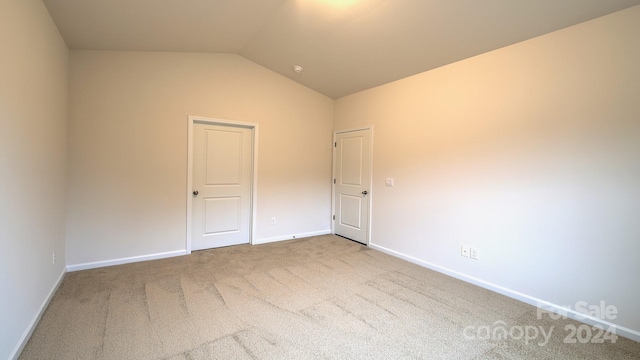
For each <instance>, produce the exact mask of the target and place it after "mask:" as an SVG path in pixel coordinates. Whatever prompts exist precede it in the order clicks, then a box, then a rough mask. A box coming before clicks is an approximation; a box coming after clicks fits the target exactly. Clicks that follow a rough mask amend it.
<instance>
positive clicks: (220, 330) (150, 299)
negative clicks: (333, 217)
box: [20, 235, 640, 360]
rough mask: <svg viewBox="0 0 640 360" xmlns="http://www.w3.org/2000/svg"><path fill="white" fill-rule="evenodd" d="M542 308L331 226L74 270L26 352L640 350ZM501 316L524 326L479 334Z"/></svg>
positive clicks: (500, 353) (193, 355)
mask: <svg viewBox="0 0 640 360" xmlns="http://www.w3.org/2000/svg"><path fill="white" fill-rule="evenodd" d="M538 317H539V316H538V315H537V310H536V308H534V307H532V306H529V305H526V304H524V303H521V302H518V301H515V300H512V299H509V298H507V297H505V296H502V295H499V294H496V293H493V292H490V291H488V290H484V289H482V288H479V287H476V286H473V285H470V284H467V283H464V282H462V281H459V280H456V279H453V278H450V277H448V276H445V275H442V274H439V273H437V272H434V271H430V270H427V269H424V268H421V267H419V266H416V265H413V264H410V263H408V262H405V261H403V260H400V259H397V258H394V257H391V256H388V255H385V254H383V253H380V252H378V251H375V250H372V249H369V248H367V247H365V246H361V245H359V244H357V243H354V242H351V241H348V240H345V239H342V238H339V237H336V236H333V235H329V236H321V237H315V238H308V239H301V240H293V241H286V242H279V243H273V244H266V245H258V246H250V245H242V246H234V247H228V248H221V249H214V250H206V251H198V252H194V253H193V254H191V255H189V256H183V257H176V258H171V259H164V260H156V261H148V262H143V263H136V264H128V265H121V266H113V267H108V268H101V269H94V270H86V271H79V272H73V273H68V274H67V275H66V277H65V279H64V282H63V283H62V285H61V287H60V288H59V290H58V291H57V293H56V294H55V296H54V298H53V300H52V301H51V303H50V305H49V307H48V308H47V310H46V312H45V314H44V315H43V317H42V320H41V321H40V323H39V324H38V326H37V328H36V330H35V331H34V334H33V336H32V337H31V339H30V341H29V342H28V344H27V346H26V347H25V349H24V351H23V353H22V355H21V357H20V358H21V359H171V360H174V359H175V360H177V359H640V343H637V342H633V341H631V340H628V339H624V338H622V337H619V338H618V339H617V341H616V342H615V343H609V342H606V343H600V344H598V343H591V342H589V343H586V344H582V343H580V342H576V343H574V344H567V343H565V342H564V340H565V337H566V336H567V334H568V333H567V332H566V331H565V330H564V327H565V326H566V325H570V326H571V325H574V326H579V325H580V323H577V322H574V321H571V320H551V319H550V318H549V317H546V316H543V317H542V319H538ZM499 326H503V327H504V328H506V329H507V330H509V331H512V334H513V336H507V338H506V339H501V338H498V337H494V336H493V335H491V336H488V335H487V333H486V332H483V331H482V330H480V332H479V333H478V332H477V331H476V330H477V329H482V327H484V329H485V330H486V329H487V327H490V330H491V332H492V333H493V329H495V328H496V327H499ZM527 326H529V327H530V328H529V329H532V328H531V327H533V326H535V327H536V328H540V329H542V330H544V331H545V332H546V333H547V334H548V333H549V331H552V332H551V337H550V338H549V340H548V342H547V343H545V344H544V345H543V346H541V345H540V344H542V343H544V337H543V335H542V334H539V336H538V337H536V338H534V337H533V336H532V335H533V333H530V334H529V335H530V336H529V337H528V338H526V339H525V338H524V337H523V338H519V337H520V336H519V335H520V333H519V332H518V331H517V329H518V327H520V329H523V330H524V329H526V327H527ZM552 328H553V330H550V329H552ZM513 329H516V331H514V330H513ZM496 334H498V333H496ZM584 334H586V332H583V335H584Z"/></svg>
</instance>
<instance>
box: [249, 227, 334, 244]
mask: <svg viewBox="0 0 640 360" xmlns="http://www.w3.org/2000/svg"><path fill="white" fill-rule="evenodd" d="M328 234H331V229H328V230H321V231H312V232H307V233H301V234H293V235H284V236H274V237H270V238H264V239H257V240H253V243H252V245H260V244H268V243H272V242H277V241H284V240H293V239H302V238H308V237H312V236H320V235H328Z"/></svg>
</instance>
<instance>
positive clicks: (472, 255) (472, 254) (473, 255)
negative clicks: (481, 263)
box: [469, 248, 478, 260]
mask: <svg viewBox="0 0 640 360" xmlns="http://www.w3.org/2000/svg"><path fill="white" fill-rule="evenodd" d="M469 257H470V258H472V259H474V260H478V249H474V248H471V249H469Z"/></svg>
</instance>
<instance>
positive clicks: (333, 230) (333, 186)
mask: <svg viewBox="0 0 640 360" xmlns="http://www.w3.org/2000/svg"><path fill="white" fill-rule="evenodd" d="M361 130H368V131H369V196H368V198H369V224H368V225H367V238H366V243H365V245H367V246H369V243H370V240H371V220H372V219H373V217H372V214H373V196H374V192H373V125H365V126H362V127H356V128H350V129H344V130H336V131H334V132H333V146H332V149H333V166H332V169H331V170H332V173H331V179H332V180H331V214H332V215H331V233H332V234H335V233H336V219H335V216H336V215H335V214H336V184H335V179H336V146H335V144H336V141H337V140H336V137H337V136H338V134H344V133H350V132H354V131H361Z"/></svg>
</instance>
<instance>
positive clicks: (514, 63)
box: [335, 7, 640, 338]
mask: <svg viewBox="0 0 640 360" xmlns="http://www.w3.org/2000/svg"><path fill="white" fill-rule="evenodd" d="M639 64H640V7H635V8H631V9H628V10H626V11H622V12H619V13H615V14H612V15H610V16H606V17H603V18H600V19H596V20H593V21H590V22H587V23H583V24H580V25H578V26H574V27H571V28H568V29H565V30H561V31H558V32H555V33H551V34H548V35H545V36H542V37H539V38H536V39H533V40H530V41H526V42H523V43H520V44H516V45H514V46H510V47H507V48H503V49H500V50H497V51H493V52H491V53H487V54H484V55H481V56H477V57H474V58H471V59H468V60H465V61H461V62H458V63H455V64H452V65H449V66H445V67H442V68H439V69H436V70H433V71H429V72H426V73H422V74H419V75H416V76H413V77H410V78H407V79H403V80H400V81H397V82H394V83H391V84H387V85H385V86H381V87H378V88H374V89H370V90H367V91H364V92H361V93H358V94H355V95H352V96H348V97H344V98H341V99H338V100H337V101H336V104H335V128H336V129H345V128H352V127H356V126H360V125H365V124H373V125H374V130H375V133H374V153H373V184H374V185H373V189H372V190H373V191H372V196H373V228H372V233H371V242H372V244H374V245H375V246H378V247H381V248H385V249H387V250H391V251H395V252H397V253H399V254H403V255H405V256H409V257H413V258H414V260H416V261H418V262H422V263H424V264H427V265H429V266H432V267H434V268H439V269H440V270H443V271H448V272H449V273H452V274H455V273H457V274H458V275H459V276H461V277H463V278H466V279H472V278H475V279H480V281H481V282H484V283H485V284H492V285H497V286H501V287H504V288H506V289H507V290H509V292H511V294H512V295H513V294H514V292H520V293H522V294H524V295H525V296H529V297H532V298H538V299H542V300H547V301H550V302H552V303H555V304H557V305H572V306H573V305H575V304H576V302H577V301H587V302H588V303H589V304H598V303H599V301H600V300H605V301H606V303H607V304H611V305H615V306H617V308H618V310H619V318H618V319H616V320H614V321H613V322H614V323H616V324H618V325H621V326H624V327H627V328H629V329H631V330H635V331H636V333H637V334H638V335H640V332H639V331H640V312H639V311H638V307H637V306H638V305H637V302H638V299H639V298H640V283H639V282H638V281H636V280H637V276H638V274H640V221H638V216H639V214H640V186H639V184H640V101H639V99H640V85H639V84H640V66H639ZM386 177H393V178H395V187H385V186H384V181H385V178H386ZM461 244H467V245H470V246H471V247H474V248H477V249H478V251H479V254H480V260H478V261H475V260H471V259H468V258H463V257H461V256H460V245H461ZM639 338H640V337H639Z"/></svg>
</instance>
